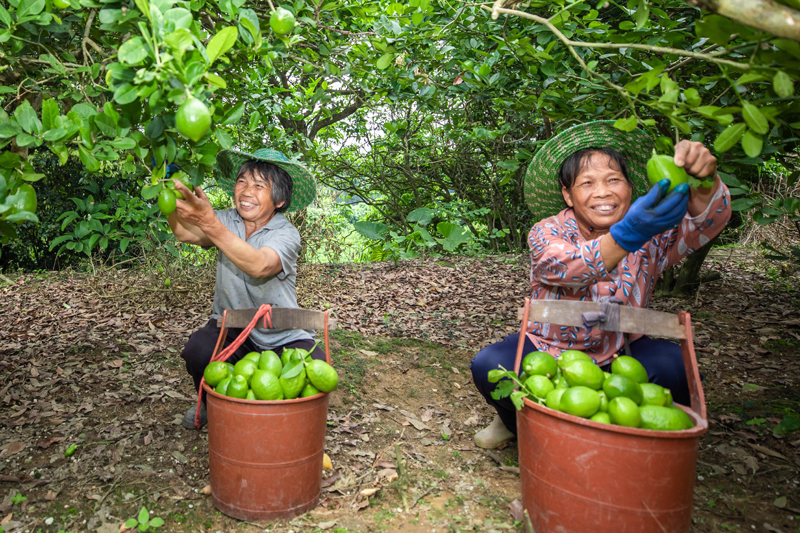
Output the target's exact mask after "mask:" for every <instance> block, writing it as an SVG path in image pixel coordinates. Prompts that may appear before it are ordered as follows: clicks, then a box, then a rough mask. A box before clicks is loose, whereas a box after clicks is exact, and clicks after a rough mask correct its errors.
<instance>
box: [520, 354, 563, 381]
mask: <svg viewBox="0 0 800 533" xmlns="http://www.w3.org/2000/svg"><path fill="white" fill-rule="evenodd" d="M522 370H523V371H524V372H525V373H527V374H528V375H529V376H547V377H548V378H552V377H555V375H556V371H557V370H558V364H557V363H556V359H555V357H553V356H552V355H550V354H549V353H547V352H531V353H529V354H528V355H526V356H525V359H523V360H522Z"/></svg>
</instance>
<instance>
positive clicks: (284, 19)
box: [269, 7, 295, 35]
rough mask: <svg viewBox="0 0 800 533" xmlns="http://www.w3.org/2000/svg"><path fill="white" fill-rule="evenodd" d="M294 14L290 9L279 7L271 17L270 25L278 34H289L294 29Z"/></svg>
mask: <svg viewBox="0 0 800 533" xmlns="http://www.w3.org/2000/svg"><path fill="white" fill-rule="evenodd" d="M294 25H295V20H294V15H292V12H291V11H289V10H288V9H284V8H282V7H279V8H278V9H276V10H275V11H273V12H272V15H270V17H269V27H270V28H272V31H274V32H275V34H276V35H288V34H290V33H292V30H293V29H294Z"/></svg>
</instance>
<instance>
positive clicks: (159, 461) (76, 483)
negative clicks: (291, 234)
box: [0, 249, 800, 533]
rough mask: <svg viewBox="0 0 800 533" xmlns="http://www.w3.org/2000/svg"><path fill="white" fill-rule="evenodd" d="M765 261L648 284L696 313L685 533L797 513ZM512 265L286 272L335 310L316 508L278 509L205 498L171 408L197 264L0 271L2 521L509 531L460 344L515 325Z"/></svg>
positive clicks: (468, 349)
mask: <svg viewBox="0 0 800 533" xmlns="http://www.w3.org/2000/svg"><path fill="white" fill-rule="evenodd" d="M760 261H761V260H760V258H759V257H758V256H757V255H755V256H754V254H752V253H750V252H748V251H746V250H741V249H731V250H729V249H724V250H716V251H714V252H713V254H712V257H711V258H710V260H709V261H707V266H708V268H710V269H713V270H715V271H716V272H719V273H720V274H721V275H722V278H721V279H720V280H718V281H714V282H710V283H707V284H705V285H703V286H702V287H701V290H700V292H699V294H698V295H697V296H692V297H687V298H681V299H669V298H664V297H659V298H656V301H655V303H654V308H656V309H660V310H664V311H671V312H676V311H678V310H681V309H685V310H688V311H690V312H691V313H692V316H693V320H694V324H695V335H696V347H697V353H698V357H699V362H700V367H701V372H702V373H703V374H704V377H705V382H704V387H705V393H706V399H707V405H708V409H709V422H710V430H709V432H708V433H707V434H706V435H705V436H704V437H703V438H702V440H701V444H700V454H699V461H698V466H697V480H696V485H695V493H694V512H693V519H692V520H693V527H692V530H693V531H697V532H711V531H769V532H786V533H788V532H795V531H800V494H799V493H798V483H800V476H799V475H798V471H799V470H800V450H798V446H800V432H798V431H797V429H798V428H800V406H799V402H800V393H798V385H799V384H798V373H797V370H796V369H797V365H798V363H799V362H800V361H798V359H799V357H798V356H799V355H800V351H798V346H800V293H798V291H797V287H798V279H797V278H796V277H793V276H792V275H791V273H789V272H787V271H786V270H785V269H781V268H780V266H779V265H775V264H772V263H761V262H760ZM527 262H528V257H527V256H504V257H491V258H483V259H450V260H448V261H438V262H434V261H427V262H424V263H421V262H403V263H400V264H399V265H395V264H392V263H388V264H367V265H336V266H320V265H311V266H304V267H303V268H302V269H301V272H300V285H299V288H298V293H299V295H300V300H301V305H302V306H304V307H309V308H315V309H325V308H329V309H330V310H331V311H332V313H333V315H334V316H336V318H337V319H338V320H339V322H340V325H341V328H340V329H339V330H337V331H335V332H334V334H333V335H332V348H333V350H332V352H333V358H334V364H335V366H336V367H337V368H338V369H339V372H340V388H339V390H337V391H336V392H334V393H333V394H331V397H330V408H329V413H328V428H327V441H326V451H327V453H328V454H329V455H330V457H331V459H332V462H333V469H332V470H328V471H325V472H324V473H323V485H324V488H323V489H322V496H321V501H320V504H319V506H318V507H317V508H316V509H315V510H313V511H311V512H309V513H307V514H305V515H303V516H300V517H298V518H296V519H294V520H292V521H290V522H282V521H279V522H274V523H246V522H241V521H238V520H234V519H231V518H229V517H227V516H225V515H223V514H221V513H220V512H218V511H217V510H216V509H215V508H214V507H213V504H212V502H211V498H210V497H209V496H207V495H205V494H204V493H203V489H204V487H206V486H207V485H208V484H209V472H208V433H207V431H206V430H205V429H204V430H202V431H187V430H185V429H183V428H182V427H181V425H180V418H181V415H182V413H183V412H184V411H185V410H186V409H187V408H188V407H189V406H190V405H191V404H192V402H193V401H194V399H195V397H194V395H193V391H192V386H191V380H190V378H189V376H188V375H187V374H186V372H185V370H184V368H183V364H182V360H181V359H180V357H179V353H180V350H181V347H182V345H183V343H184V342H185V339H186V337H187V335H188V333H189V332H191V331H192V330H193V329H195V328H197V327H199V326H201V325H202V324H204V323H205V322H206V320H207V317H208V312H209V308H210V304H211V300H212V297H213V292H212V289H213V277H211V276H213V272H211V270H212V269H210V268H209V269H207V270H205V271H203V272H200V273H198V272H186V271H177V270H174V271H172V270H170V268H168V269H167V272H166V273H165V274H162V275H155V274H153V275H142V274H141V273H138V272H134V271H127V272H112V273H95V274H92V275H88V274H80V273H48V272H45V273H38V274H24V275H7V276H5V277H3V278H0V301H2V302H3V304H2V308H0V324H2V326H1V327H0V500H1V501H0V528H2V530H4V531H5V532H26V533H34V532H38V531H42V532H52V533H56V532H59V531H62V532H73V533H76V532H79V531H97V532H100V533H116V532H119V531H120V525H121V524H122V523H123V522H124V521H125V520H127V519H130V518H133V517H136V516H137V515H138V514H139V512H140V510H141V509H142V508H143V507H146V509H147V510H149V516H150V518H151V519H152V518H155V517H158V518H160V519H162V520H163V521H164V525H163V526H161V527H160V528H158V530H159V531H170V532H172V531H175V532H212V533H214V532H218V531H222V532H226V533H228V532H234V531H242V532H247V531H252V532H255V531H275V532H290V531H291V532H294V533H300V532H315V531H334V532H339V533H345V532H356V531H364V532H367V531H369V532H372V531H375V532H379V531H402V532H433V531H441V532H457V531H481V532H493V531H494V532H503V531H521V530H522V527H521V524H520V523H519V522H518V521H517V520H515V515H514V514H512V509H514V507H515V506H514V505H512V502H514V500H516V499H518V498H519V497H520V482H519V474H518V466H519V465H518V462H517V461H518V456H517V450H516V444H515V443H512V445H510V446H508V447H506V448H505V449H503V450H499V451H495V452H487V451H485V450H480V449H477V448H476V447H475V446H474V445H473V443H472V436H473V435H474V433H475V432H476V431H477V430H479V429H481V428H482V427H484V426H485V425H486V424H487V423H488V422H489V421H490V420H491V418H492V412H491V410H490V409H489V408H488V407H487V406H486V405H485V403H484V402H483V400H482V398H481V397H480V395H478V394H477V392H476V391H475V390H474V386H473V385H472V380H471V377H470V372H469V362H470V359H471V358H472V357H473V355H474V354H475V352H476V351H477V350H478V349H480V348H481V347H482V346H485V345H486V344H488V343H489V342H492V341H494V340H497V339H499V338H502V337H503V336H504V335H506V334H508V333H510V332H513V331H514V330H515V329H516V328H517V327H518V325H517V322H516V308H517V307H519V306H520V305H521V301H522V297H523V296H524V293H525V286H526V283H527V278H528V270H527ZM165 276H170V277H171V281H172V284H171V287H170V288H169V289H165V288H164V283H163V281H164V277H165ZM71 445H78V447H77V450H76V451H75V452H74V454H73V455H72V456H71V457H65V454H64V452H65V450H67V449H68V447H69V446H71ZM397 452H399V454H398V453H397ZM398 455H399V457H398ZM399 463H402V464H405V465H407V471H406V473H405V474H404V473H403V471H402V469H400V470H398V466H399Z"/></svg>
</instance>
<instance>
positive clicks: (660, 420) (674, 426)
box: [639, 405, 688, 431]
mask: <svg viewBox="0 0 800 533" xmlns="http://www.w3.org/2000/svg"><path fill="white" fill-rule="evenodd" d="M679 410H680V409H673V408H672V407H664V406H662V405H643V406H641V407H640V408H639V415H640V416H641V418H642V427H643V428H644V429H655V430H659V431H680V430H682V429H686V425H685V423H684V419H683V418H682V417H681V415H680V414H678V411H679ZM681 412H682V413H683V411H681ZM684 414H686V413H684ZM687 416H688V415H687Z"/></svg>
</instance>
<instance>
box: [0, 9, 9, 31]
mask: <svg viewBox="0 0 800 533" xmlns="http://www.w3.org/2000/svg"><path fill="white" fill-rule="evenodd" d="M0 22H2V23H3V24H5V25H6V27H8V28H10V27H11V13H9V12H8V10H6V8H4V7H3V6H1V5H0Z"/></svg>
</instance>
